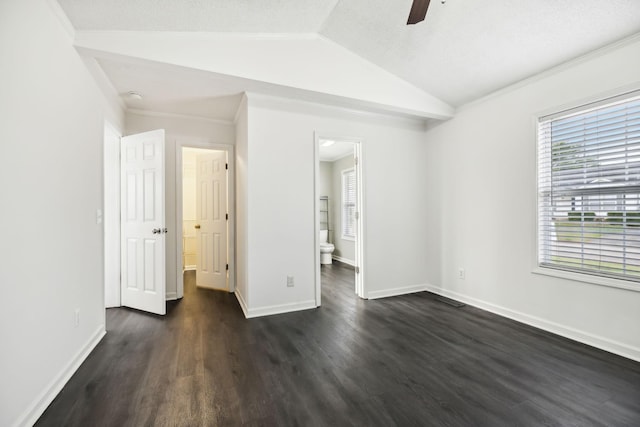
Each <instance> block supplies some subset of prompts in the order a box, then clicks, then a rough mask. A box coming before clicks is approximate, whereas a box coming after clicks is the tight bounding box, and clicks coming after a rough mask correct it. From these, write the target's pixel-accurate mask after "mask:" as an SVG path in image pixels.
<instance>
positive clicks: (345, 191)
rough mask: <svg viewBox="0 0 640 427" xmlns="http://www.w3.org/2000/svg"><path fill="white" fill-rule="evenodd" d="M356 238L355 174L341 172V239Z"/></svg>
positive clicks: (350, 171)
mask: <svg viewBox="0 0 640 427" xmlns="http://www.w3.org/2000/svg"><path fill="white" fill-rule="evenodd" d="M355 237H356V172H355V170H354V169H349V170H346V171H343V172H342V238H346V239H355Z"/></svg>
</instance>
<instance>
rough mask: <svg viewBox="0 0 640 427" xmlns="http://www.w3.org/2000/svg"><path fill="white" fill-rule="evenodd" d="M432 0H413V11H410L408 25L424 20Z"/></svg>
mask: <svg viewBox="0 0 640 427" xmlns="http://www.w3.org/2000/svg"><path fill="white" fill-rule="evenodd" d="M430 1H431V0H413V5H411V12H409V19H408V20H407V25H413V24H417V23H418V22H421V21H424V17H425V16H427V9H429V2H430Z"/></svg>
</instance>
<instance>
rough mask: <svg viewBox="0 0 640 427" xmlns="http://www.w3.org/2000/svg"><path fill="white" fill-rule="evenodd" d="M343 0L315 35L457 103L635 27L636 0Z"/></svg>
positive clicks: (639, 14) (639, 9)
mask: <svg viewBox="0 0 640 427" xmlns="http://www.w3.org/2000/svg"><path fill="white" fill-rule="evenodd" d="M410 3H411V1H410V0H408V1H405V0H402V1H389V0H342V1H340V2H338V5H337V6H336V7H335V9H334V11H333V13H332V14H331V16H330V17H329V19H328V20H327V21H326V23H325V25H324V27H323V28H322V29H321V31H320V32H321V34H322V35H324V36H325V37H327V38H329V39H331V40H333V41H335V42H336V43H338V44H341V45H342V46H344V47H346V48H347V49H349V50H351V51H353V52H356V53H357V54H358V55H360V56H362V57H364V58H365V59H368V60H369V61H371V62H373V63H375V64H378V65H379V66H381V67H382V68H385V69H387V70H388V71H390V72H392V73H394V74H396V75H398V76H399V77H402V78H403V79H405V80H407V81H409V82H411V83H413V84H414V85H415V86H418V87H420V88H422V89H423V90H425V91H426V92H428V93H430V94H432V95H434V96H436V97H438V98H440V99H442V100H443V101H445V102H447V103H449V104H451V105H455V106H459V105H461V104H464V103H466V102H469V101H472V100H474V99H477V98H479V97H482V96H483V95H487V94H489V93H491V92H493V91H495V90H497V89H500V88H503V87H505V86H507V85H509V84H511V83H515V82H517V81H519V80H522V79H524V78H527V77H530V76H532V75H534V74H536V73H539V72H540V71H543V70H546V69H548V68H551V67H553V66H555V65H558V64H561V63H563V62H566V61H567V60H570V59H573V58H575V57H578V56H580V55H582V54H585V53H587V52H589V51H591V50H594V49H596V48H599V47H602V46H605V45H607V44H610V43H612V42H614V41H617V40H620V39H622V38H624V37H627V36H630V35H632V34H634V33H637V32H639V31H640V0H563V1H559V0H534V1H527V0H482V1H480V0H448V1H447V2H446V4H441V2H440V1H437V0H433V1H432V2H431V5H430V7H429V11H428V14H427V17H426V20H425V21H424V22H422V23H420V24H417V25H414V26H405V25H403V23H404V22H405V21H406V15H407V12H406V10H408V9H407V8H404V7H400V6H399V4H407V5H409V4H410Z"/></svg>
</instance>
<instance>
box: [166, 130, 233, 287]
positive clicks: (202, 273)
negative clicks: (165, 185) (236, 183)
mask: <svg viewBox="0 0 640 427" xmlns="http://www.w3.org/2000/svg"><path fill="white" fill-rule="evenodd" d="M192 145H195V144H192V143H190V144H189V145H186V144H180V143H179V142H178V143H177V147H176V148H177V153H176V163H177V165H176V166H177V168H176V170H177V171H178V173H177V174H176V175H177V177H176V178H178V177H180V179H179V180H178V179H177V180H176V184H177V185H176V202H177V209H176V219H177V223H178V224H176V225H177V226H176V229H177V230H179V233H178V242H177V248H178V253H177V255H178V260H177V266H178V276H179V277H178V284H177V288H178V294H179V297H181V296H182V295H183V294H184V273H185V272H187V271H194V273H195V283H196V286H197V287H199V288H205V289H214V290H221V291H227V292H233V291H234V280H233V279H234V277H233V273H232V272H233V270H232V266H233V236H232V234H233V224H232V220H233V215H232V213H233V212H232V207H233V203H232V201H231V200H232V198H233V194H232V192H231V189H232V188H233V175H232V170H231V166H232V165H231V162H230V158H231V156H232V153H230V150H231V148H230V147H226V146H221V147H220V149H218V147H211V148H208V147H207V148H204V147H202V146H197V145H196V146H192ZM194 273H190V274H194Z"/></svg>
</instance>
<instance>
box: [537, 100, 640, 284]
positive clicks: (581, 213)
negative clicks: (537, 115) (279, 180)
mask: <svg viewBox="0 0 640 427" xmlns="http://www.w3.org/2000/svg"><path fill="white" fill-rule="evenodd" d="M639 201H640V96H639V95H638V93H634V94H631V95H628V96H626V97H625V98H622V99H620V98H616V99H612V100H611V102H609V103H604V102H600V103H598V104H597V105H596V106H595V107H594V106H593V105H590V106H585V107H583V108H582V109H574V110H572V111H570V112H568V113H567V114H565V115H554V116H553V117H551V118H542V119H540V121H539V126H538V264H539V265H540V266H542V267H549V268H558V269H564V270H572V271H578V272H585V273H590V274H595V275H601V276H608V277H615V278H622V279H628V280H634V281H640V203H639Z"/></svg>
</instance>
